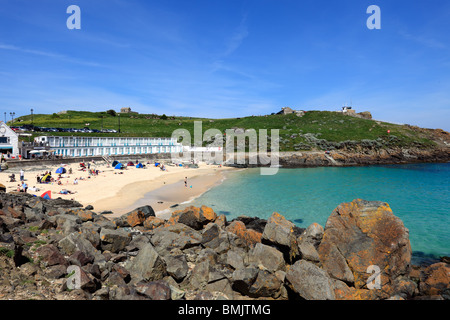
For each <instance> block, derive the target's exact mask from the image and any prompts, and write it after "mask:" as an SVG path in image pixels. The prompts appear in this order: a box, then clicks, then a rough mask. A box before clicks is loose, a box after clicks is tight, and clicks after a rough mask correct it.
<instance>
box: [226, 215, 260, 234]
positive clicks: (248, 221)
mask: <svg viewBox="0 0 450 320" xmlns="http://www.w3.org/2000/svg"><path fill="white" fill-rule="evenodd" d="M232 221H241V222H242V223H244V225H245V227H246V228H247V229H252V230H255V231H257V232H259V233H263V232H264V228H265V226H266V224H267V220H265V219H261V218H258V217H247V216H239V217H237V218H236V219H233V220H232ZM230 223H231V222H230Z"/></svg>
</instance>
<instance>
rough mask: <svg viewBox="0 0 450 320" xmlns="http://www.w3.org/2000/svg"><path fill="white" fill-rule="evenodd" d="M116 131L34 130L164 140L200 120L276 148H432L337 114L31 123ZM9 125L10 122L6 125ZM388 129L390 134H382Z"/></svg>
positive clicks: (415, 133)
mask: <svg viewBox="0 0 450 320" xmlns="http://www.w3.org/2000/svg"><path fill="white" fill-rule="evenodd" d="M119 121H120V133H70V132H34V133H33V135H34V136H38V135H84V136H99V135H100V136H129V137H132V136H135V137H137V136H141V137H145V136H153V137H170V136H171V135H172V132H173V131H174V130H176V129H179V128H184V129H188V130H189V131H190V132H191V135H192V137H193V128H194V121H202V126H203V131H205V130H207V129H211V128H214V129H218V130H220V131H221V132H225V130H226V129H231V128H244V129H255V130H257V131H258V129H268V132H269V134H270V129H279V130H280V150H281V151H293V150H311V149H313V150H314V149H319V150H325V149H330V148H331V149H334V148H337V149H339V148H342V147H343V146H344V145H346V146H347V147H348V146H351V145H353V146H354V145H365V146H369V147H371V146H374V147H404V148H411V147H415V148H423V149H425V148H431V147H434V146H436V142H435V141H434V140H435V139H433V137H432V134H430V133H428V132H427V130H422V129H420V130H418V129H419V128H417V127H411V126H409V125H396V124H391V123H386V122H380V121H374V120H367V119H361V118H357V117H351V116H347V115H344V114H341V113H338V112H330V111H308V112H307V113H306V114H305V115H304V116H303V117H298V116H297V115H295V114H289V115H266V116H249V117H242V118H230V119H206V118H191V117H176V116H168V117H167V118H166V117H165V116H158V115H154V114H132V113H122V114H120V119H119V115H114V114H108V113H107V112H87V111H67V112H66V113H63V114H56V113H54V114H35V115H33V125H34V126H39V127H54V128H84V127H89V128H91V129H98V130H101V129H116V130H118V129H119ZM31 123H32V121H31V115H27V116H22V117H19V118H17V119H15V120H14V124H13V125H14V126H22V125H25V124H31ZM9 124H10V125H11V122H9ZM387 130H390V133H388V132H387Z"/></svg>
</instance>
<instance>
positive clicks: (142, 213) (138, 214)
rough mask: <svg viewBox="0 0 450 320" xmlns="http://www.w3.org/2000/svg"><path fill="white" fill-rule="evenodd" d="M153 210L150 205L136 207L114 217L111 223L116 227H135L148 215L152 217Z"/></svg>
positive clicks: (153, 214)
mask: <svg viewBox="0 0 450 320" xmlns="http://www.w3.org/2000/svg"><path fill="white" fill-rule="evenodd" d="M154 216H155V211H154V210H153V208H152V207H151V206H148V205H146V206H142V207H139V208H136V209H134V210H132V211H130V212H128V213H126V214H124V215H121V216H120V217H117V218H114V219H113V223H114V224H115V225H116V226H117V227H135V226H138V225H142V224H143V223H144V221H145V219H147V218H148V217H154Z"/></svg>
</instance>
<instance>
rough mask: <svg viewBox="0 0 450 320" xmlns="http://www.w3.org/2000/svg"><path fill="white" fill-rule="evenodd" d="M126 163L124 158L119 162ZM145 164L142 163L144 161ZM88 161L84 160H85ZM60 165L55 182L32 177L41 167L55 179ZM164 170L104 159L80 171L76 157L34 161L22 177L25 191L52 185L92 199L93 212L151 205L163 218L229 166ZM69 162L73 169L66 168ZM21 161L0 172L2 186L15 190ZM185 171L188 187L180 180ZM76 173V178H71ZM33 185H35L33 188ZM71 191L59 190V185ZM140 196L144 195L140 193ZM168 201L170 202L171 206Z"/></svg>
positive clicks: (210, 184) (220, 177) (54, 189)
mask: <svg viewBox="0 0 450 320" xmlns="http://www.w3.org/2000/svg"><path fill="white" fill-rule="evenodd" d="M124 163H127V162H124ZM144 164H146V163H145V162H144ZM86 166H87V163H86ZM59 167H64V168H65V169H66V171H67V172H66V173H64V174H61V178H60V181H61V184H58V183H57V182H56V181H55V182H50V183H37V176H42V174H44V173H45V172H46V171H50V172H51V173H52V177H53V178H54V179H55V180H56V178H57V177H58V174H57V173H55V171H56V169H58V168H59ZM165 167H166V170H165V171H162V170H161V169H160V168H159V167H155V165H154V163H151V164H146V167H145V168H136V167H134V166H130V167H127V168H126V169H123V170H118V169H114V168H113V167H112V166H111V165H108V164H106V163H105V162H103V161H102V162H97V163H92V162H91V163H90V169H91V170H98V171H99V174H98V175H91V174H90V173H89V171H88V170H85V171H82V170H81V167H80V165H79V163H72V164H64V163H62V164H60V165H55V166H43V165H42V164H39V163H37V164H36V166H33V167H24V168H23V171H24V178H25V182H26V184H27V185H28V188H29V189H28V191H27V193H30V194H34V195H36V196H41V195H42V194H43V193H44V192H46V191H51V198H52V199H56V198H58V197H61V198H63V199H74V200H77V201H79V202H80V203H81V204H82V205H83V206H87V205H92V206H93V207H94V210H93V211H95V212H97V213H100V212H102V211H112V213H110V214H105V216H107V217H109V218H113V217H117V216H120V215H122V214H124V213H127V212H129V211H131V210H133V209H134V208H137V207H139V206H143V205H150V206H152V207H153V209H154V210H155V212H156V215H157V216H159V217H162V218H167V217H168V216H170V212H171V211H172V209H173V210H176V206H177V204H180V203H183V202H187V201H190V200H192V199H193V198H196V197H198V196H200V195H201V194H203V193H204V192H206V191H207V190H209V189H210V188H212V187H213V186H215V185H217V184H219V183H220V182H221V181H222V180H223V179H224V172H226V171H230V170H233V168H230V167H219V166H216V165H207V164H205V163H200V164H199V168H183V167H178V166H171V165H168V164H166V165H165ZM69 168H71V169H72V174H69ZM20 170H21V168H20V167H16V168H11V169H8V170H5V171H2V172H0V183H2V184H4V185H5V186H6V191H7V192H11V191H17V189H18V187H19V185H21V182H20ZM12 173H14V174H15V178H16V182H10V178H9V176H10V175H11V174H12ZM185 177H187V187H186V186H185V183H184V180H185ZM75 178H77V179H78V183H75V182H74V180H75ZM33 187H36V188H38V190H37V191H34V190H33ZM64 189H65V190H69V191H71V194H60V193H59V192H61V191H62V190H64ZM144 197H145V198H144ZM171 207H173V208H171Z"/></svg>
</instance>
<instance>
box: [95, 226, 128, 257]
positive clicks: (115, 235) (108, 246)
mask: <svg viewBox="0 0 450 320" xmlns="http://www.w3.org/2000/svg"><path fill="white" fill-rule="evenodd" d="M100 240H101V248H102V250H109V251H111V252H114V253H117V252H119V251H122V250H123V249H125V247H126V246H127V245H128V244H129V243H130V241H131V235H130V233H129V232H127V231H125V230H123V229H116V230H111V229H107V228H102V229H101V230H100Z"/></svg>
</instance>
